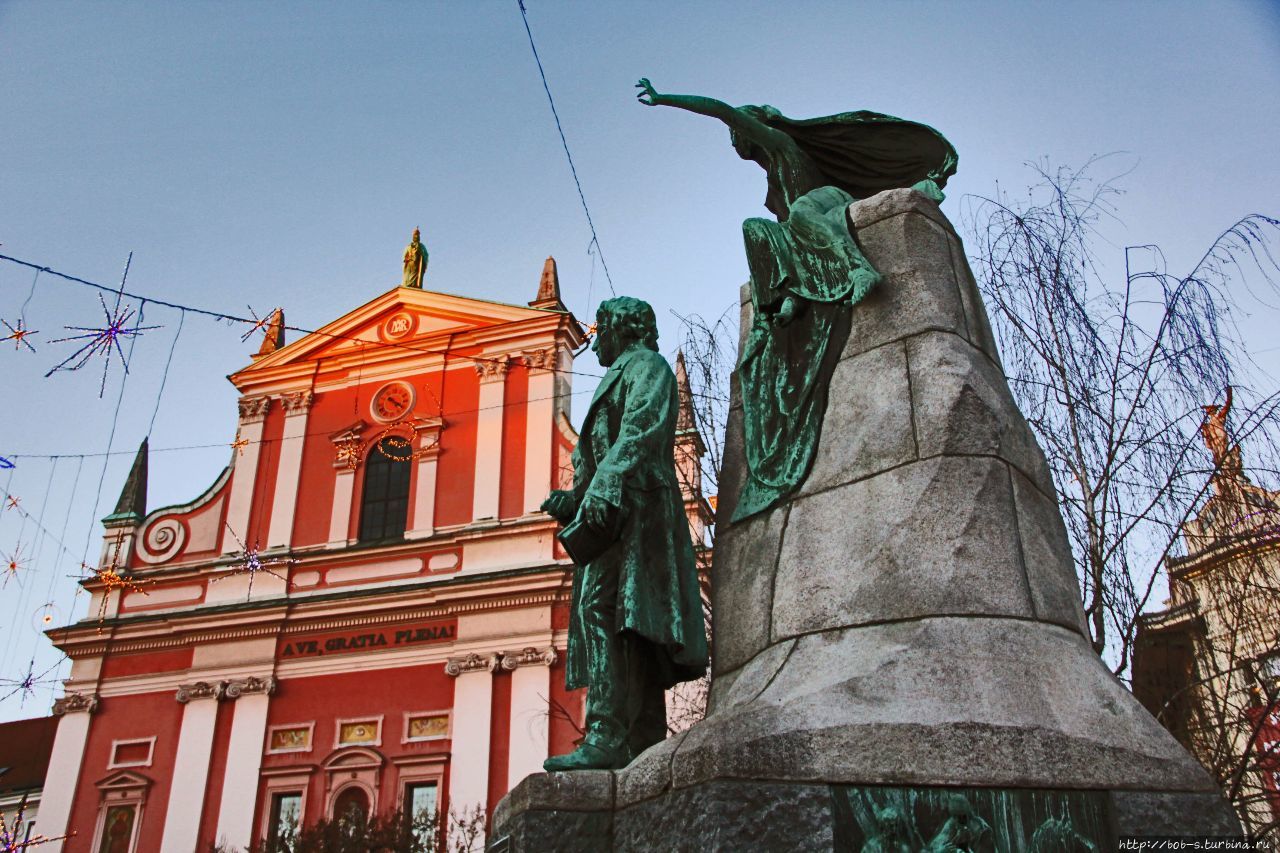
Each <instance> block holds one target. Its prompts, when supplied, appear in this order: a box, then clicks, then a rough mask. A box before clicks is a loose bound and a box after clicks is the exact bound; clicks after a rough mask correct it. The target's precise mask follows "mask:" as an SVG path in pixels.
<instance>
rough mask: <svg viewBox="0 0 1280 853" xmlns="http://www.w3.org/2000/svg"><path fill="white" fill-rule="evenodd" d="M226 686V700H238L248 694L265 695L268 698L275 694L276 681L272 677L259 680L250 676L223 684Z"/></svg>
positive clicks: (254, 676)
mask: <svg viewBox="0 0 1280 853" xmlns="http://www.w3.org/2000/svg"><path fill="white" fill-rule="evenodd" d="M224 683H225V684H226V694H225V695H226V697H227V698H228V699H239V698H240V697H241V696H244V695H247V694H250V693H265V694H266V695H268V696H270V695H271V694H273V693H275V692H276V684H277V682H276V679H275V676H273V675H268V676H264V677H262V678H259V677H258V676H256V675H251V676H249V677H248V678H235V679H232V680H230V681H227V682H224Z"/></svg>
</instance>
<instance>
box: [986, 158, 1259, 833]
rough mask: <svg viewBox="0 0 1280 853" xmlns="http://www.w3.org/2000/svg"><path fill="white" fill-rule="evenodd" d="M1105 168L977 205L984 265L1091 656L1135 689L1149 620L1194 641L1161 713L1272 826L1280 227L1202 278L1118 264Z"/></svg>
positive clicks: (1220, 259)
mask: <svg viewBox="0 0 1280 853" xmlns="http://www.w3.org/2000/svg"><path fill="white" fill-rule="evenodd" d="M1104 159H1105V158H1097V159H1094V160H1092V161H1090V162H1089V163H1087V164H1086V165H1085V166H1084V167H1083V168H1080V169H1056V170H1050V169H1049V168H1048V167H1046V166H1037V167H1035V169H1036V173H1037V176H1038V177H1037V182H1036V184H1035V185H1034V186H1032V187H1031V188H1030V190H1029V191H1028V192H1027V194H1026V195H1025V196H1019V197H1018V198H1016V199H1015V198H1011V197H1010V196H1009V195H1008V194H1005V193H997V194H996V195H995V196H994V197H969V198H966V199H965V201H964V225H965V228H966V231H967V232H968V235H969V241H970V247H969V252H970V259H971V262H972V264H973V267H974V270H975V273H976V275H977V277H978V280H979V284H980V287H981V289H982V292H983V295H984V297H985V299H986V302H987V305H988V308H989V309H990V311H991V315H992V321H993V328H994V330H995V333H996V337H997V339H998V341H999V344H1000V350H1001V355H1002V359H1003V362H1004V365H1005V370H1006V374H1007V376H1008V379H1009V384H1010V387H1011V389H1012V391H1013V394H1014V396H1015V398H1016V399H1017V402H1018V404H1019V406H1020V407H1021V409H1022V411H1023V413H1024V414H1025V415H1026V417H1027V420H1028V422H1029V424H1030V425H1031V428H1032V429H1033V431H1034V432H1035V434H1036V437H1037V438H1038V439H1039V441H1040V443H1041V446H1042V447H1044V449H1045V453H1046V456H1047V458H1048V461H1049V467H1050V470H1051V472H1052V475H1053V480H1054V484H1055V486H1056V488H1057V491H1058V496H1059V501H1060V505H1061V508H1062V511H1063V516H1064V518H1065V520H1066V523H1067V530H1068V534H1069V537H1070V540H1071V547H1072V552H1073V556H1074V558H1075V562H1076V569H1077V574H1078V577H1079V580H1080V584H1081V591H1082V595H1083V600H1084V604H1085V614H1086V617H1087V621H1088V626H1089V630H1090V634H1091V639H1092V642H1093V646H1094V649H1095V650H1096V651H1097V652H1098V653H1099V654H1100V655H1102V656H1103V657H1104V659H1105V660H1106V661H1107V662H1108V664H1109V665H1110V666H1111V668H1112V669H1113V671H1114V672H1115V673H1116V674H1117V675H1119V676H1120V677H1122V678H1126V677H1128V676H1130V675H1131V674H1132V673H1131V670H1130V667H1131V665H1132V663H1133V658H1134V651H1135V641H1136V639H1137V635H1138V633H1139V627H1140V626H1141V627H1142V628H1144V629H1145V630H1146V633H1147V634H1148V636H1154V635H1155V634H1156V633H1159V631H1161V630H1171V629H1175V628H1176V629H1177V630H1178V631H1181V632H1182V633H1181V634H1180V637H1181V638H1182V640H1184V641H1185V642H1182V645H1181V646H1178V647H1177V648H1175V647H1174V646H1172V645H1171V646H1169V647H1168V648H1167V649H1166V652H1167V653H1168V654H1170V655H1173V656H1174V657H1176V658H1177V660H1176V661H1174V662H1173V663H1172V664H1170V665H1171V666H1172V667H1173V668H1174V669H1178V670H1179V672H1178V674H1177V677H1176V679H1175V680H1177V681H1178V684H1177V685H1176V689H1174V690H1171V691H1168V692H1167V695H1165V696H1164V697H1163V699H1162V700H1161V702H1159V703H1157V705H1158V706H1159V707H1157V708H1155V709H1153V710H1156V711H1157V712H1158V714H1159V715H1160V716H1161V717H1162V721H1163V722H1164V723H1165V724H1166V725H1167V726H1168V727H1169V728H1170V729H1171V730H1172V731H1173V732H1174V734H1175V735H1177V736H1178V737H1179V738H1180V739H1181V740H1182V741H1183V743H1184V744H1186V745H1187V746H1188V747H1189V748H1190V749H1191V751H1192V752H1193V754H1195V755H1196V757H1197V758H1199V759H1200V761H1201V762H1202V763H1203V764H1204V765H1205V767H1206V768H1207V769H1208V770H1209V771H1210V772H1211V773H1212V774H1213V775H1214V776H1215V778H1216V779H1217V780H1218V781H1219V783H1220V784H1221V785H1222V788H1223V791H1224V793H1225V794H1226V795H1227V796H1228V797H1229V798H1230V799H1231V800H1232V802H1233V803H1234V804H1235V805H1236V807H1237V810H1238V811H1239V813H1240V814H1241V816H1242V819H1244V820H1245V822H1246V826H1248V827H1251V829H1252V830H1253V831H1255V832H1259V833H1261V832H1265V831H1268V829H1269V827H1268V826H1267V824H1268V823H1269V822H1270V821H1271V819H1272V815H1273V813H1272V811H1271V806H1270V802H1269V801H1268V798H1269V797H1272V796H1275V793H1274V791H1272V792H1271V793H1269V788H1268V786H1271V788H1274V784H1275V782H1276V781H1280V779H1278V778H1277V777H1276V776H1275V775H1274V773H1275V771H1277V770H1280V755H1277V751H1278V750H1280V743H1277V742H1275V737H1276V735H1277V733H1280V728H1277V719H1276V710H1277V704H1276V701H1277V684H1278V682H1277V676H1280V669H1278V668H1277V667H1276V662H1277V660H1278V658H1277V653H1278V652H1280V635H1278V634H1277V631H1278V629H1280V606H1278V605H1280V596H1278V595H1277V593H1280V588H1278V586H1280V583H1278V579H1280V547H1277V546H1278V544H1280V543H1278V539H1280V537H1278V536H1277V535H1276V532H1277V531H1278V530H1280V527H1277V525H1276V522H1277V521H1280V517H1276V516H1275V513H1276V512H1277V510H1280V507H1277V506H1276V500H1275V498H1276V495H1277V493H1276V491H1275V484H1276V482H1277V479H1278V478H1277V472H1278V470H1280V464H1277V460H1280V408H1278V404H1280V395H1278V394H1277V389H1276V386H1275V380H1274V378H1272V377H1269V376H1267V375H1266V374H1265V372H1264V371H1261V370H1259V369H1258V368H1257V366H1256V364H1255V363H1254V362H1253V361H1252V360H1251V358H1250V355H1249V347H1248V344H1249V341H1248V340H1246V338H1245V336H1244V335H1243V334H1242V333H1241V330H1240V326H1239V325H1238V324H1237V318H1239V317H1241V316H1242V308H1241V304H1242V300H1244V299H1248V300H1250V301H1252V302H1254V303H1256V304H1257V305H1260V306H1262V307H1264V308H1266V309H1267V310H1270V311H1274V310H1275V309H1274V308H1273V307H1272V306H1271V305H1269V304H1268V301H1272V300H1273V297H1274V296H1275V294H1276V292H1277V287H1276V281H1277V273H1278V272H1280V266H1277V263H1276V258H1275V256H1274V254H1273V253H1272V252H1273V250H1274V247H1275V244H1276V240H1277V238H1278V237H1280V221H1277V220H1276V219H1273V218H1271V217H1268V216H1263V215H1260V214H1252V215H1249V216H1246V217H1244V218H1242V219H1240V220H1239V221H1237V222H1235V223H1234V224H1232V225H1231V226H1230V227H1229V228H1227V229H1226V230H1224V231H1223V232H1222V233H1221V234H1219V235H1218V237H1217V238H1216V239H1215V240H1213V242H1212V243H1211V244H1210V245H1209V246H1208V248H1207V250H1206V251H1205V252H1204V253H1203V255H1202V256H1201V257H1200V259H1199V260H1198V261H1197V262H1196V263H1195V264H1194V265H1193V266H1192V267H1191V269H1190V271H1189V272H1186V273H1185V274H1174V273H1170V272H1169V271H1168V269H1167V267H1166V263H1165V258H1164V255H1163V253H1162V252H1161V251H1160V249H1159V248H1158V247H1157V246H1154V245H1143V246H1133V247H1128V248H1125V249H1124V250H1123V252H1121V251H1119V250H1116V251H1114V252H1113V253H1112V252H1110V250H1105V251H1107V254H1105V255H1104V254H1103V252H1104V250H1103V249H1102V248H1100V247H1102V246H1105V245H1106V243H1105V240H1104V239H1103V238H1102V237H1101V236H1100V234H1099V229H1100V227H1101V226H1103V225H1104V224H1106V223H1107V222H1108V221H1111V222H1114V221H1116V208H1115V203H1116V201H1117V200H1118V198H1119V195H1120V193H1119V190H1118V189H1117V180H1118V179H1110V180H1095V179H1094V177H1093V173H1094V172H1096V171H1097V170H1098V169H1100V168H1101V167H1102V166H1103V165H1104V162H1103V161H1104ZM1108 265H1110V266H1112V267H1114V268H1117V269H1119V268H1121V266H1122V267H1123V269H1122V272H1119V273H1118V274H1116V275H1114V276H1113V275H1109V274H1108V273H1107V272H1106V270H1107V268H1108ZM1113 282H1114V283H1113ZM1249 307H1253V306H1252V305H1251V306H1249ZM1229 388H1232V389H1234V396H1235V400H1236V405H1235V409H1234V411H1235V417H1234V429H1233V431H1232V437H1231V441H1230V442H1228V438H1227V428H1228V425H1227V419H1226V408H1227V407H1229V406H1230V400H1229V399H1228V402H1227V403H1226V404H1224V406H1209V405H1207V404H1210V403H1214V402H1215V401H1217V400H1219V399H1221V397H1222V395H1223V393H1224V389H1229ZM1206 413H1208V418H1206ZM1215 414H1220V416H1221V418H1220V421H1219V427H1220V430H1219V432H1220V434H1219V435H1217V436H1211V435H1210V432H1211V430H1210V429H1209V423H1210V421H1211V420H1212V419H1213V418H1214V416H1215ZM1202 432H1203V439H1204V440H1203V441H1202V440H1201V439H1202V436H1201V433H1202ZM1245 460H1247V461H1248V463H1249V464H1248V465H1247V466H1246V465H1245V464H1244V461H1245ZM1166 581H1167V583H1168V590H1169V595H1170V601H1169V602H1168V605H1169V607H1168V609H1166V610H1164V611H1161V612H1159V613H1152V612H1150V611H1152V610H1155V609H1156V608H1158V607H1159V606H1160V605H1161V602H1160V600H1159V593H1160V592H1161V590H1162V589H1163V584H1164V583H1165V582H1166ZM1144 611H1147V613H1146V615H1145V616H1144ZM1179 655H1180V657H1179ZM1139 686H1140V687H1141V685H1139ZM1144 701H1146V700H1144ZM1149 707H1150V705H1149ZM1267 774H1273V775H1271V776H1270V777H1268V775H1267Z"/></svg>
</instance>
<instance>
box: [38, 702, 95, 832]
mask: <svg viewBox="0 0 1280 853" xmlns="http://www.w3.org/2000/svg"><path fill="white" fill-rule="evenodd" d="M97 710H98V697H97V696H93V695H88V696H86V695H85V694H83V693H69V694H67V695H66V696H63V697H62V698H61V699H58V700H57V701H55V702H54V703H53V714H54V716H55V717H60V719H59V720H58V731H57V733H56V734H55V735H54V738H53V750H52V751H51V752H50V753H49V769H48V770H47V771H46V772H45V784H44V790H43V791H42V792H41V795H40V811H39V812H38V813H37V814H36V833H38V834H39V835H47V836H49V837H51V838H53V837H56V836H59V835H65V834H67V833H68V832H69V831H71V830H72V829H74V827H72V826H70V822H71V806H72V804H73V803H74V801H75V795H76V789H77V787H78V782H79V779H80V765H81V763H82V761H83V759H84V748H85V744H86V743H87V742H88V740H89V725H90V721H91V718H92V716H93V714H94V712H95V711H97ZM44 846H45V847H46V848H47V849H48V850H54V851H60V850H62V847H63V842H62V841H51V842H47V843H46V844H45V845H44Z"/></svg>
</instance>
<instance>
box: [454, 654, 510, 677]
mask: <svg viewBox="0 0 1280 853" xmlns="http://www.w3.org/2000/svg"><path fill="white" fill-rule="evenodd" d="M501 658H502V656H501V655H499V654H498V653H497V652H494V653H492V654H487V655H482V654H477V653H475V652H472V653H471V654H469V655H463V656H462V657H455V658H449V660H448V662H446V663H445V665H444V672H445V675H452V676H453V677H455V678H456V677H458V676H459V675H462V674H463V673H467V672H480V671H481V670H486V669H487V670H488V671H489V672H494V671H496V670H497V669H498V662H499V661H500V660H501Z"/></svg>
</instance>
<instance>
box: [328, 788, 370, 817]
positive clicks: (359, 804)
mask: <svg viewBox="0 0 1280 853" xmlns="http://www.w3.org/2000/svg"><path fill="white" fill-rule="evenodd" d="M333 819H334V820H336V821H339V822H341V823H345V824H348V825H351V826H364V825H365V824H366V823H368V822H369V795H368V794H366V793H365V792H364V789H363V788H358V787H356V786H355V785H352V786H351V787H350V788H347V789H346V790H345V791H343V792H342V793H341V794H339V795H338V798H337V799H336V800H334V801H333Z"/></svg>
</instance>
